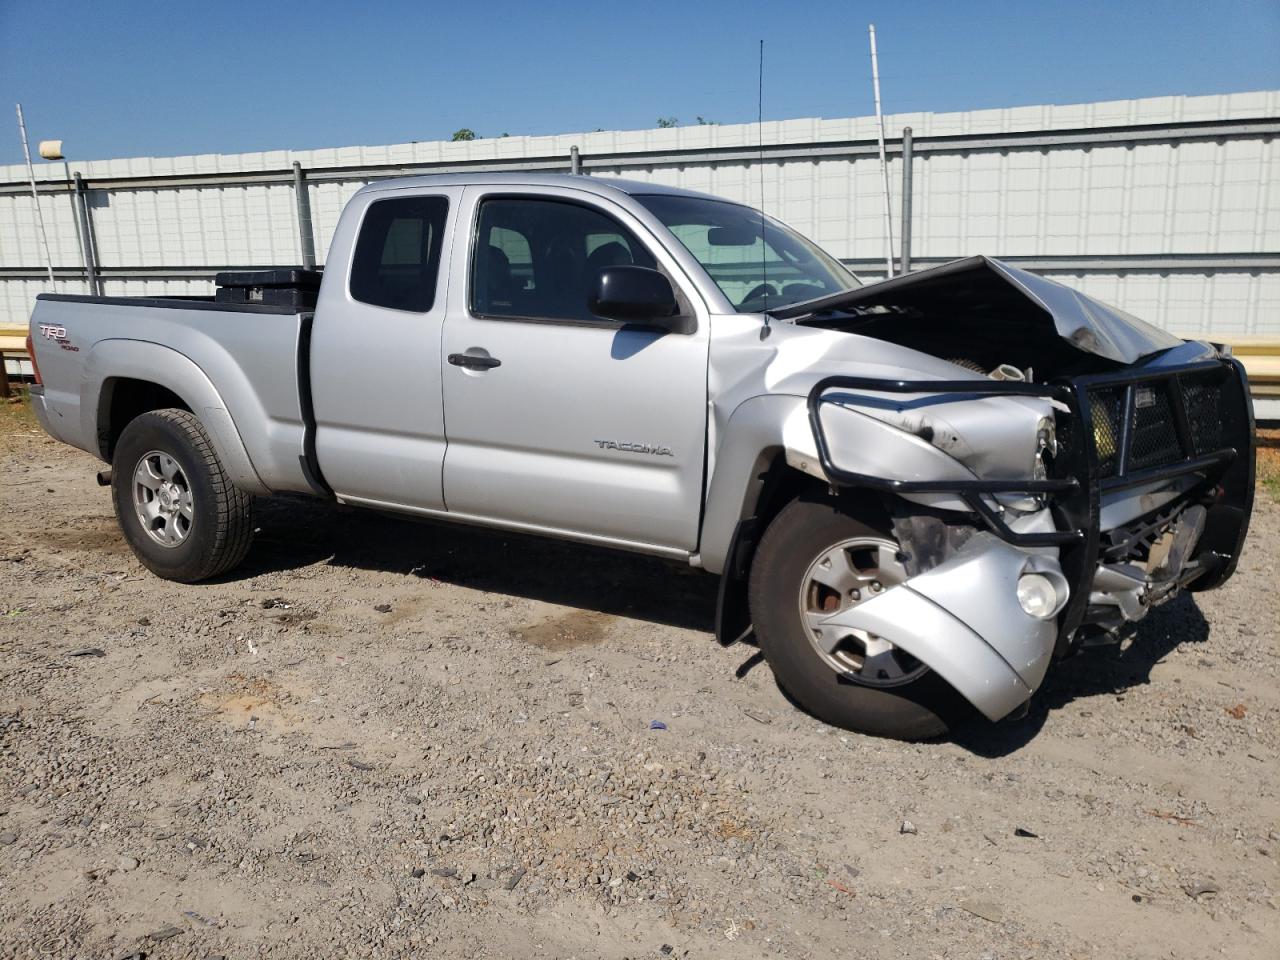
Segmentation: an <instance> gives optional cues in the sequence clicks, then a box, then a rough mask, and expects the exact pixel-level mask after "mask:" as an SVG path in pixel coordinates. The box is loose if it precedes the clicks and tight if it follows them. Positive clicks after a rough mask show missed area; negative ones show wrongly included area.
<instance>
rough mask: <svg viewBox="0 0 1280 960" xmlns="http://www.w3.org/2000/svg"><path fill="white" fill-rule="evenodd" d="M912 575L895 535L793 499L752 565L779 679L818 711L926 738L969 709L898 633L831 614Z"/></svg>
mask: <svg viewBox="0 0 1280 960" xmlns="http://www.w3.org/2000/svg"><path fill="white" fill-rule="evenodd" d="M906 579H907V572H906V570H905V568H904V567H903V564H902V560H901V548H900V547H899V545H898V543H897V541H896V540H894V538H893V537H892V536H891V535H889V534H888V533H887V532H885V531H883V530H879V529H876V527H874V526H873V525H871V524H869V523H867V522H865V521H864V520H862V519H859V518H857V517H855V516H853V515H852V514H850V513H848V512H846V511H845V510H843V509H842V508H841V506H840V504H839V503H838V502H837V501H836V500H834V499H832V498H801V499H799V500H796V501H793V502H792V503H791V504H789V505H788V506H787V507H786V508H785V509H784V510H783V511H782V512H781V513H779V514H778V516H777V517H776V518H775V519H774V521H773V523H771V524H770V525H769V528H768V530H766V531H765V535H764V537H763V539H762V540H761V542H760V547H759V549H758V550H757V551H756V555H755V559H754V560H753V562H752V566H751V581H750V589H749V602H750V606H751V617H752V622H753V623H754V625H755V632H756V636H757V638H758V639H759V642H760V649H761V650H762V651H763V653H764V655H765V658H766V659H767V660H768V661H769V666H770V667H771V668H772V669H773V672H774V675H775V676H776V677H777V678H778V682H779V683H780V684H781V685H782V687H783V688H784V689H785V690H786V691H787V692H788V693H789V694H790V695H791V696H792V697H794V698H795V699H796V701H797V702H798V703H799V704H800V705H801V706H802V707H804V708H805V709H806V710H808V711H809V712H811V713H812V714H813V715H814V716H816V717H818V718H819V719H821V720H824V721H826V722H827V723H830V724H832V725H834V726H839V727H844V728H846V729H849V730H857V731H860V732H862V733H869V734H873V735H875V736H882V737H896V738H899V739H903V740H922V739H927V738H930V737H937V736H941V735H942V734H944V733H946V732H947V730H948V729H949V728H950V725H951V723H952V722H953V721H954V720H955V719H957V718H958V717H959V715H960V714H961V713H962V712H963V701H962V700H961V699H960V697H959V696H958V695H957V694H956V693H955V691H954V690H952V688H951V687H950V686H949V685H948V684H947V683H946V682H945V681H944V680H943V679H942V678H941V677H939V676H938V675H937V674H935V673H933V672H932V671H931V670H930V669H929V667H928V666H927V665H926V664H924V663H921V662H920V661H919V660H917V659H916V658H915V657H913V656H911V655H910V654H909V653H907V652H906V651H905V650H902V649H900V648H899V647H897V646H895V645H894V643H893V638H892V637H882V636H878V635H875V634H871V633H868V632H866V631H858V630H852V629H850V628H848V627H840V626H834V625H832V624H831V623H829V619H830V618H831V616H832V615H833V614H836V613H839V612H840V611H842V610H846V609H849V608H850V607H852V606H855V605H857V604H859V603H862V602H864V601H866V600H868V599H870V598H871V597H874V596H876V595H878V594H880V593H883V592H884V591H886V590H889V589H891V588H892V587H894V586H896V585H898V584H900V583H903V582H905V581H906Z"/></svg>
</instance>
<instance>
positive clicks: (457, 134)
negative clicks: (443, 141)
mask: <svg viewBox="0 0 1280 960" xmlns="http://www.w3.org/2000/svg"><path fill="white" fill-rule="evenodd" d="M475 138H476V132H475V131H474V130H472V129H471V128H470V127H463V128H462V129H461V130H455V131H453V136H452V137H451V138H450V139H451V140H453V142H454V143H457V142H458V141H460V140H474V139H475Z"/></svg>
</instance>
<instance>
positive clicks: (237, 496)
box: [111, 410, 253, 583]
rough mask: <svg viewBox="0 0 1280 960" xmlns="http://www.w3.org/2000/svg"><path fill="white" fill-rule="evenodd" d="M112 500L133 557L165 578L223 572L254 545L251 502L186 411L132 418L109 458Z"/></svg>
mask: <svg viewBox="0 0 1280 960" xmlns="http://www.w3.org/2000/svg"><path fill="white" fill-rule="evenodd" d="M111 498H112V501H113V502H114V504H115V511H116V519H117V520H118V521H119V523H120V529H121V531H123V533H124V536H125V539H126V540H127V541H128V542H129V546H130V547H132V548H133V552H134V554H135V555H136V556H137V557H138V559H139V560H140V561H141V562H142V565H143V566H144V567H146V568H147V569H148V570H150V571H151V572H152V573H154V574H156V575H157V576H160V577H163V578H164V579H166V580H176V581H178V582H179V583H196V582H197V581H200V580H205V579H208V578H209V577H213V576H217V575H218V574H220V573H224V572H225V571H227V570H230V569H231V568H232V567H234V566H235V565H236V564H238V563H239V562H240V561H241V560H243V559H244V555H245V554H246V553H247V552H248V550H249V541H250V540H251V539H252V537H253V511H252V506H253V500H252V498H251V497H250V496H249V495H248V494H247V493H245V492H244V491H242V490H240V489H238V488H237V487H236V486H235V485H234V484H233V483H232V482H231V478H230V477H229V476H228V475H227V472H226V470H225V469H224V468H223V466H222V461H221V460H219V459H218V454H217V453H216V452H215V451H214V449H213V444H212V443H211V442H210V441H209V435H208V434H207V433H205V430H204V427H203V425H201V423H200V421H199V420H198V419H196V417H195V416H194V415H193V414H191V413H189V412H187V411H186V410H153V411H152V412H150V413H144V414H142V415H141V416H139V417H137V418H136V419H134V420H132V421H130V422H129V424H128V426H126V427H125V428H124V431H123V432H122V433H121V434H120V440H119V442H118V443H117V444H116V449H115V454H114V456H113V457H112V461H111Z"/></svg>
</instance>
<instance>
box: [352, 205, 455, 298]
mask: <svg viewBox="0 0 1280 960" xmlns="http://www.w3.org/2000/svg"><path fill="white" fill-rule="evenodd" d="M448 213H449V201H448V200H446V199H445V198H444V197H394V198H391V199H388V200H377V201H375V202H373V203H371V204H369V209H368V210H367V211H365V215H364V222H363V223H362V224H361V225H360V236H359V238H358V239H357V240H356V249H355V256H354V258H353V259H352V263H351V281H350V283H351V287H350V289H351V296H352V297H354V298H355V299H356V300H359V301H360V302H361V303H369V304H373V305H374V306H376V307H390V308H391V309H393V310H409V311H412V312H414V313H426V312H427V311H428V310H430V309H431V307H432V304H434V303H435V296H436V277H437V275H438V274H439V272H440V249H441V247H442V245H443V237H444V225H445V218H446V217H447V216H448Z"/></svg>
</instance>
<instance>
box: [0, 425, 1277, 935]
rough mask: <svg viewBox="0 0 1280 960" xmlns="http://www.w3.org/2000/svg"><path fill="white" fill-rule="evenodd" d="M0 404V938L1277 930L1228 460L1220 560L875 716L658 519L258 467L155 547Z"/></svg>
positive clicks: (90, 475)
mask: <svg viewBox="0 0 1280 960" xmlns="http://www.w3.org/2000/svg"><path fill="white" fill-rule="evenodd" d="M6 416H7V417H8V420H7V421H6V423H7V429H6V431H5V432H4V433H3V435H0V518H2V519H0V956H2V957H22V958H25V957H82V958H90V957H93V958H117V957H130V956H134V957H136V956H143V955H145V956H147V957H156V958H169V957H173V958H177V957H191V958H201V957H212V956H220V955H221V956H225V957H230V958H241V957H250V956H258V957H307V958H316V957H324V958H327V957H346V956H360V957H366V956H368V957H409V956H415V957H417V956H451V957H557V958H564V957H580V958H588V957H590V958H594V957H603V958H624V957H628V958H640V957H655V958H661V957H663V956H677V957H681V956H689V957H721V956H723V957H730V956H732V957H735V958H742V957H766V956H783V957H797V958H800V957H835V956H842V957H845V956H856V957H908V958H916V957H919V958H938V957H946V958H949V957H964V958H978V957H990V958H1032V957H1034V958H1045V957H1098V958H1115V957H1134V958H1169V957H1186V958H1203V957H1207V956H1225V957H1232V958H1260V960H1261V958H1266V960H1274V958H1275V957H1276V956H1277V946H1276V945H1277V944H1280V896H1278V893H1277V889H1278V885H1280V869H1278V868H1280V799H1278V795H1277V792H1278V789H1280V763H1278V761H1277V751H1278V750H1280V722H1278V719H1280V670H1278V667H1280V643H1278V634H1280V617H1278V616H1277V612H1278V604H1277V600H1276V581H1277V572H1278V571H1277V560H1278V558H1280V546H1277V542H1278V538H1280V508H1278V507H1277V504H1276V502H1275V500H1274V499H1273V497H1272V495H1271V494H1270V493H1264V492H1263V490H1262V488H1260V490H1259V503H1258V509H1257V512H1256V514H1255V518H1254V528H1253V533H1252V535H1251V539H1250V542H1249V545H1248V548H1247V550H1246V553H1245V556H1244V558H1243V560H1242V562H1241V565H1240V572H1239V573H1238V574H1237V576H1236V577H1235V579H1234V580H1232V581H1231V582H1230V584H1228V585H1227V586H1226V587H1225V588H1224V589H1222V590H1219V591H1217V592H1213V593H1207V594H1200V595H1197V596H1195V597H1184V598H1181V599H1179V600H1178V601H1176V602H1174V603H1172V604H1170V605H1168V606H1166V607H1163V608H1160V609H1159V610H1157V611H1155V612H1154V613H1153V614H1152V615H1151V616H1150V617H1148V619H1147V620H1146V621H1144V623H1143V625H1142V629H1141V631H1140V634H1139V636H1138V639H1137V640H1136V642H1134V643H1133V644H1132V645H1130V646H1128V647H1127V648H1125V649H1123V650H1120V649H1114V648H1110V649H1099V650H1094V651H1090V652H1088V653H1086V654H1085V655H1082V656H1079V657H1077V658H1074V659H1072V660H1070V661H1067V662H1064V663H1062V664H1059V665H1058V667H1057V668H1056V672H1055V673H1054V674H1053V675H1052V676H1051V679H1050V681H1049V682H1048V685H1047V687H1046V688H1045V689H1044V690H1042V691H1041V693H1040V694H1039V695H1038V696H1037V698H1036V700H1035V701H1034V706H1033V708H1032V710H1031V712H1030V714H1029V716H1027V717H1026V718H1025V719H1022V720H1019V721H1016V722H1009V723H1005V724H1001V725H999V726H990V725H976V726H974V727H973V728H971V729H968V730H965V731H962V732H961V733H960V734H959V735H958V736H957V737H956V738H954V739H952V740H948V741H945V742H940V743H930V744H920V745H907V744H901V743H895V742H889V741H881V740H874V739H869V738H866V737H860V736H856V735H851V734H847V733H845V732H843V731H839V730H833V729H831V728H829V727H826V726H824V725H822V724H820V723H818V722H816V721H814V720H813V719H811V718H809V717H808V716H806V715H804V714H803V713H801V712H799V711H797V710H796V709H795V708H793V707H792V706H791V705H790V704H789V703H788V702H787V700H786V699H785V698H784V696H783V695H782V694H781V693H780V692H779V690H778V688H777V687H776V685H775V684H774V682H773V680H772V677H771V675H770V673H769V670H768V668H767V666H765V665H763V664H762V663H760V662H759V658H758V657H757V656H755V655H754V654H755V651H754V650H752V649H751V648H749V647H744V646H736V647H731V648H728V649H723V648H721V647H719V646H717V645H716V644H715V643H714V642H713V640H712V639H711V636H710V633H709V630H710V628H711V625H712V619H713V611H714V599H715V587H716V584H715V581H714V580H713V579H712V578H711V577H708V576H705V575H702V574H699V573H696V572H694V571H692V570H689V569H685V568H681V567H679V566H676V565H671V564H666V563H662V562H658V561H654V560H649V559H644V558H638V557H631V556H626V555H620V554H610V553H604V552H600V551H594V550H589V549H584V548H580V547H573V546H568V545H561V544H556V543H551V542H545V541H538V540H533V539H526V538H522V537H515V536H510V535H504V534H495V533H490V532H484V531H478V530H474V529H466V528H451V527H445V526H433V525H422V524H415V523H411V522H403V521H399V520H395V519H389V518H384V517H381V516H377V515H372V514H365V513H359V512H356V511H353V510H346V509H341V508H335V507H331V506H327V505H322V504H312V503H303V502H273V503H270V504H266V505H264V506H263V508H262V509H261V511H260V514H259V519H260V528H261V529H260V532H259V534H258V537H257V540H256V543H255V546H254V548H253V550H252V553H251V554H250V556H249V559H248V561H247V562H246V564H245V566H244V567H243V568H242V569H241V570H240V571H238V572H237V573H235V574H234V575H232V576H229V577H227V578H226V579H224V580H222V581H221V582H217V583H212V584H208V585H202V586H190V587H189V586H179V585H177V584H172V583H166V582H163V581H160V580H157V579H155V578H154V577H152V576H150V575H148V574H146V573H145V572H144V571H143V570H142V568H141V567H140V566H139V565H138V564H137V563H136V562H135V561H134V559H133V557H132V555H131V554H130V553H129V551H128V550H127V549H126V548H125V546H124V543H123V542H122V540H121V538H120V536H119V534H118V532H117V529H116V526H115V522H114V520H113V518H112V515H111V505H110V500H109V496H108V491H107V490H105V489H103V488H100V487H98V486H97V485H96V484H95V482H94V472H95V471H96V470H97V469H99V465H98V464H97V463H96V461H94V460H92V459H91V458H90V457H88V456H86V455H84V454H81V453H79V452H77V451H74V450H71V449H70V448H67V447H63V446H60V445H57V444H54V443H53V442H52V441H50V440H48V439H46V438H44V437H43V436H42V435H41V434H39V433H38V432H35V431H33V430H32V428H31V424H30V421H29V420H24V419H23V418H22V417H21V416H20V415H17V414H6ZM652 721H660V722H661V723H662V724H664V725H665V729H654V728H653V727H654V726H655V725H654V724H653V723H652Z"/></svg>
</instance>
